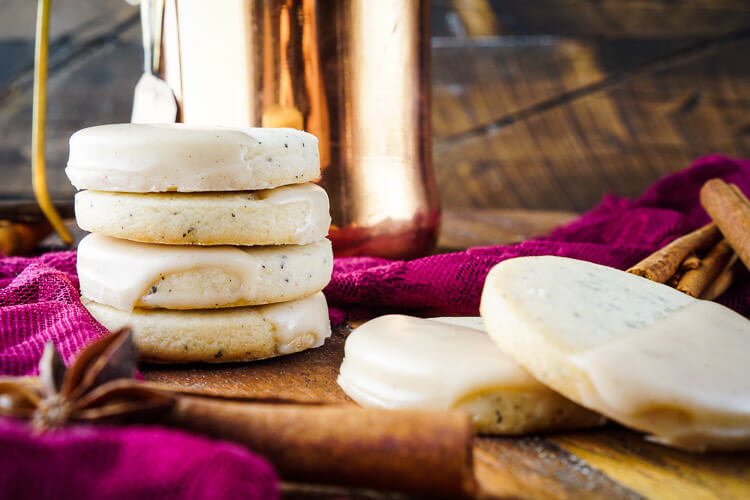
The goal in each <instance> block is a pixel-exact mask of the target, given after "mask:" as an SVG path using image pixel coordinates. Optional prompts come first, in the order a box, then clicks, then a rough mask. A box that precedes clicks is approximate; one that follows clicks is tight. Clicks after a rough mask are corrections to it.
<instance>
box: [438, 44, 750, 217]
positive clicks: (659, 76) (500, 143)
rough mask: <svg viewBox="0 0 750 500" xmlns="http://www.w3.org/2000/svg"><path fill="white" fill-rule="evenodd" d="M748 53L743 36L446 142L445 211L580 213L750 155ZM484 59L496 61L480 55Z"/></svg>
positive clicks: (442, 172)
mask: <svg viewBox="0 0 750 500" xmlns="http://www.w3.org/2000/svg"><path fill="white" fill-rule="evenodd" d="M749 48H750V40H748V39H747V38H745V37H742V38H739V39H732V40H727V41H725V42H722V43H721V44H719V45H717V46H715V47H703V48H701V49H700V50H696V51H695V53H694V54H692V55H691V54H690V53H687V54H680V56H679V57H675V58H673V59H670V60H668V61H665V62H664V63H663V64H652V65H650V66H649V67H648V68H647V70H644V71H638V72H635V73H633V74H632V75H624V76H622V77H621V78H617V79H613V80H612V81H611V83H610V84H608V85H605V86H602V87H596V88H593V89H591V91H589V92H584V93H581V94H574V95H572V96H570V97H569V98H567V99H561V100H559V101H556V102H554V103H553V104H551V105H549V106H531V108H526V110H524V111H522V112H518V113H516V114H515V115H511V117H510V118H503V117H501V118H500V119H498V120H496V121H495V122H492V123H490V125H487V126H484V127H482V128H481V130H480V131H479V132H476V131H473V132H472V131H470V132H467V133H459V134H458V135H457V136H453V137H445V138H443V139H440V138H438V139H437V140H436V143H435V154H434V159H435V160H434V161H435V167H436V172H437V178H438V183H439V186H440V190H441V195H442V197H443V203H444V204H445V206H449V207H498V208H500V207H502V208H511V207H518V206H521V207H526V208H535V209H536V208H544V209H566V210H571V209H572V210H575V211H581V210H585V209H586V208H588V207H590V206H592V205H593V204H595V203H596V202H597V201H599V199H600V198H601V196H602V194H603V193H604V192H606V191H611V192H615V193H617V194H621V195H625V196H637V195H638V194H640V193H641V192H642V191H643V190H644V189H645V188H646V187H647V186H648V185H650V184H651V183H652V182H653V181H654V180H656V179H657V178H658V177H660V176H662V175H664V174H666V173H669V172H673V171H675V170H679V169H681V168H684V167H685V166H687V165H688V164H689V163H690V162H691V161H692V160H693V159H694V158H695V157H697V156H700V155H703V154H708V153H713V152H723V153H726V154H729V155H736V156H747V155H748V154H750V142H748V130H750V125H749V124H750V122H748V121H747V118H746V117H747V116H748V114H749V113H748V112H749V111H750V107H749V106H750V99H749V98H748V96H747V93H748V89H749V88H750V85H748V84H749V83H750V73H749V72H748V70H747V68H744V67H743V68H740V67H739V66H738V63H736V62H735V59H736V56H737V54H740V53H743V52H745V51H747V50H748V49H749ZM502 50H503V49H501V48H498V49H497V53H496V55H495V56H494V57H495V58H497V59H501V58H502V57H503V54H502ZM480 54H481V56H482V57H485V58H487V59H490V58H491V57H492V56H490V55H489V52H484V53H481V52H480V53H474V54H473V55H474V56H475V57H480ZM474 64H476V65H477V66H479V65H481V62H480V61H476V62H475V63H474ZM688 75H690V76H688ZM516 85H517V86H516V87H511V88H510V89H506V94H509V95H514V94H519V95H520V94H524V93H527V92H532V91H529V88H531V86H532V85H533V84H526V83H523V82H520V81H519V82H516ZM519 87H520V88H519ZM462 106H465V107H466V108H467V109H469V110H472V111H473V109H474V106H468V105H465V104H462ZM497 108H500V106H499V105H498V106H497ZM467 113H468V111H467Z"/></svg>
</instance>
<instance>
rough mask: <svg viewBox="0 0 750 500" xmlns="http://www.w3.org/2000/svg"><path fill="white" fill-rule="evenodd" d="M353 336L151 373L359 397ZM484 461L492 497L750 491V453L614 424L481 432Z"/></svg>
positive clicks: (247, 390) (485, 490) (484, 487)
mask: <svg viewBox="0 0 750 500" xmlns="http://www.w3.org/2000/svg"><path fill="white" fill-rule="evenodd" d="M346 334H347V329H337V330H335V331H334V333H333V335H332V336H331V338H330V339H329V340H328V341H327V342H326V344H325V345H324V346H323V347H321V348H319V349H313V350H311V351H307V352H303V353H299V354H294V355H291V356H284V357H279V358H274V359H269V360H265V361H256V362H254V363H242V364H226V365H215V366H212V365H192V366H173V365H144V366H143V367H142V369H141V371H142V373H143V375H144V377H145V378H146V379H148V380H154V381H158V382H164V383H169V384H175V385H178V386H181V387H190V388H195V389H200V390H203V391H209V392H214V393H216V394H221V395H225V396H268V395H275V396H281V397H291V398H294V399H303V400H306V399H309V400H318V401H319V400H325V401H336V402H341V401H350V400H349V399H348V398H347V396H346V395H345V394H344V393H343V392H342V391H341V389H340V388H339V386H338V385H337V384H336V376H337V374H338V368H339V365H340V364H341V360H342V359H343V356H344V341H345V339H346ZM352 404H354V403H352ZM474 459H475V475H476V478H477V481H478V483H479V485H480V489H481V496H482V497H490V498H498V497H502V498H507V497H512V498H524V499H527V498H528V499H536V498H554V499H587V498H607V499H610V498H625V499H639V498H653V499H725V498H750V453H724V454H718V453H713V454H707V455H701V454H690V453H686V452H681V451H676V450H672V449H670V448H667V447H664V446H660V445H657V444H653V443H649V442H647V441H645V440H644V439H643V438H642V437H641V435H640V434H637V433H634V432H631V431H628V430H626V429H623V428H621V427H619V426H616V425H614V424H613V425H610V426H608V427H606V428H603V429H600V430H596V431H581V432H568V433H560V434H549V435H544V436H533V437H524V438H496V437H492V438H490V437H479V438H477V439H476V440H475V444H474ZM298 495H299V492H298V491H297V492H296V493H294V494H293V495H290V496H298ZM341 495H345V496H350V497H354V498H358V497H360V494H358V493H356V492H348V491H340V490H337V491H334V492H333V493H331V494H330V495H328V494H326V493H325V490H323V491H322V492H318V493H315V494H312V497H314V498H329V497H330V498H333V497H340V496H341ZM373 495H374V496H373ZM305 497H306V498H309V496H306V495H305ZM365 497H366V498H378V497H379V496H378V495H377V494H375V493H368V494H367V495H366V496H365ZM365 497H363V498H365Z"/></svg>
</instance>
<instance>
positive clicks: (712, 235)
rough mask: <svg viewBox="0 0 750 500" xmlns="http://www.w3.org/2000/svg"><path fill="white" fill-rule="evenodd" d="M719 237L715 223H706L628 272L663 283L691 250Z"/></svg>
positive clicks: (708, 243)
mask: <svg viewBox="0 0 750 500" xmlns="http://www.w3.org/2000/svg"><path fill="white" fill-rule="evenodd" d="M720 239H721V233H720V232H719V230H718V229H717V227H716V225H715V224H707V225H705V226H703V227H702V228H700V229H697V230H695V231H693V232H692V233H688V234H686V235H685V236H682V237H680V238H677V239H676V240H674V241H673V242H671V243H670V244H668V245H666V246H665V247H663V248H661V249H660V250H657V251H656V252H654V253H652V254H651V255H649V256H648V257H646V258H645V259H643V260H642V261H640V262H639V263H638V264H636V265H634V266H633V267H631V268H630V269H628V272H629V273H633V274H636V275H638V276H643V277H644V278H648V279H650V280H651V281H656V282H659V283H664V282H666V281H667V280H668V279H669V278H671V277H672V276H673V275H674V274H675V272H677V270H678V269H679V268H680V264H682V261H683V260H685V257H687V256H688V255H690V254H691V253H693V252H696V251H700V250H705V249H707V248H710V247H711V246H712V245H714V244H716V242H717V241H719V240H720Z"/></svg>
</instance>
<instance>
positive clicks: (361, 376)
mask: <svg viewBox="0 0 750 500" xmlns="http://www.w3.org/2000/svg"><path fill="white" fill-rule="evenodd" d="M483 328H484V327H483V325H482V320H481V318H432V319H422V318H415V317H411V316H401V315H388V316H381V317H379V318H376V319H374V320H372V321H368V322H367V323H365V324H363V325H362V326H360V327H359V328H357V329H355V330H354V331H353V332H352V333H351V334H350V335H349V337H348V338H347V341H346V345H345V357H344V361H343V363H342V365H341V371H340V375H339V378H338V382H339V385H340V386H341V387H342V388H343V389H344V392H346V393H347V394H348V395H349V396H350V397H351V398H352V399H354V400H355V401H356V402H357V403H359V404H360V405H362V406H375V407H384V408H393V409H396V408H415V409H417V408H418V409H434V410H447V409H451V408H456V409H462V410H465V411H467V412H468V413H470V414H471V415H472V416H473V422H474V426H475V428H476V429H477V431H478V432H480V433H483V434H521V433H526V432H538V431H549V430H555V429H571V428H582V427H587V426H592V425H597V424H601V423H603V422H604V419H603V418H602V417H601V416H600V415H597V414H595V413H593V412H590V411H588V410H586V409H585V408H582V407H580V406H578V405H576V404H575V403H573V402H571V401H569V400H567V399H565V398H563V397H562V396H560V395H558V394H556V393H555V392H553V391H551V390H550V389H548V388H547V387H545V386H544V385H542V384H540V383H539V382H537V381H536V380H535V379H534V378H532V377H531V376H530V375H529V374H528V372H526V370H524V369H523V368H521V367H520V366H519V365H518V364H516V363H515V362H514V361H513V360H512V359H511V358H509V357H508V356H506V355H505V354H503V353H502V351H500V350H499V349H498V348H497V346H495V345H494V343H493V342H492V340H491V339H490V338H489V337H488V336H487V334H486V333H485V332H484V331H482V330H483Z"/></svg>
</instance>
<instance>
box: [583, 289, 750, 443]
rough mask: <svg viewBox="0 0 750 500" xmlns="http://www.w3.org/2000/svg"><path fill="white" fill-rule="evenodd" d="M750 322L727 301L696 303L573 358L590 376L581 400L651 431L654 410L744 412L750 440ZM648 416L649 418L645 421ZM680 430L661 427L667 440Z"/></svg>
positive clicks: (710, 414)
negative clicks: (649, 411)
mask: <svg viewBox="0 0 750 500" xmlns="http://www.w3.org/2000/svg"><path fill="white" fill-rule="evenodd" d="M749 355H750V321H748V320H747V319H745V318H743V317H742V316H740V315H739V314H737V313H735V312H733V311H731V310H729V309H727V308H726V307H724V306H721V305H719V304H716V303H715V302H709V301H704V300H693V301H691V302H690V303H689V304H688V305H687V306H686V307H683V308H682V309H680V310H678V311H675V312H674V313H672V314H670V315H668V316H666V317H665V318H663V319H662V320H661V321H658V322H655V323H652V324H651V325H648V326H645V327H643V328H641V329H639V330H638V331H637V332H636V333H635V334H633V335H626V336H623V337H621V338H619V339H617V340H614V341H611V342H607V343H605V344H603V345H601V346H599V347H595V348H593V349H589V350H584V351H582V352H579V353H576V354H573V355H571V356H570V359H571V361H572V362H573V363H574V364H575V365H576V366H577V367H578V368H580V369H581V370H583V371H584V372H585V373H587V374H588V376H589V378H590V380H591V385H590V386H584V392H583V399H582V403H583V404H585V405H587V406H590V407H594V408H605V409H606V412H607V413H609V414H610V415H611V416H612V417H613V418H616V419H619V420H621V421H623V422H625V423H628V424H630V425H633V426H635V427H639V428H648V427H649V424H650V422H649V419H648V416H646V417H642V415H644V414H645V412H647V411H648V410H650V409H653V408H674V409H683V410H688V411H689V412H690V413H692V414H693V415H694V418H697V419H698V420H705V421H706V422H710V421H711V419H713V418H716V417H717V416H719V415H726V416H735V417H736V416H744V418H745V419H747V427H746V429H745V433H746V435H747V436H748V437H750V363H748V356H749ZM644 418H645V420H644ZM678 431H679V429H674V428H672V429H670V428H664V429H659V433H660V435H661V436H662V437H665V438H668V436H669V434H671V433H672V432H678Z"/></svg>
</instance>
